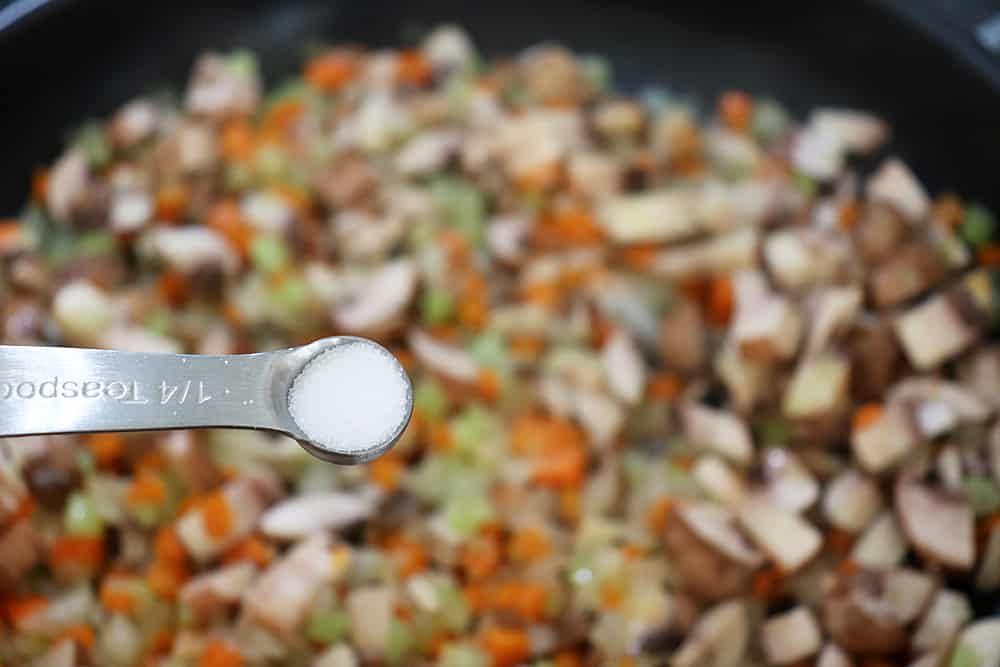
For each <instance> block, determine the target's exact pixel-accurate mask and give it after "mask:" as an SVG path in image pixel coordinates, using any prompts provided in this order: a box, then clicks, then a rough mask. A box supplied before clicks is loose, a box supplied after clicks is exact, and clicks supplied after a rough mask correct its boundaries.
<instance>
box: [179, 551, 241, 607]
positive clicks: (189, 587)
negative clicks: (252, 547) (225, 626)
mask: <svg viewBox="0 0 1000 667" xmlns="http://www.w3.org/2000/svg"><path fill="white" fill-rule="evenodd" d="M256 574H257V568H256V566H254V564H253V563H250V562H242V563H234V564H233V565H227V566H225V567H221V568H219V569H218V570H212V571H210V572H206V573H205V574H202V575H199V576H197V577H195V578H193V579H191V580H190V581H188V582H187V583H185V584H184V586H183V587H182V588H181V590H180V593H179V595H178V600H179V601H180V602H181V603H182V604H184V606H185V608H186V609H188V610H190V612H191V613H192V614H193V615H194V619H195V620H196V621H197V622H207V621H210V620H212V618H213V617H218V615H220V614H223V613H225V612H226V611H227V610H228V609H231V608H232V607H233V606H235V605H236V604H237V603H238V602H239V601H240V600H241V599H242V598H243V594H244V593H245V592H246V590H247V588H248V587H249V586H250V584H251V582H252V581H253V578H254V576H255V575H256Z"/></svg>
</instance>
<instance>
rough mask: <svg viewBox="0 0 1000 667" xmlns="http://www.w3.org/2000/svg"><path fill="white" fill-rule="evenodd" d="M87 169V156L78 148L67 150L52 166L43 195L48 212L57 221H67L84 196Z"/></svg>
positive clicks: (87, 176)
mask: <svg viewBox="0 0 1000 667" xmlns="http://www.w3.org/2000/svg"><path fill="white" fill-rule="evenodd" d="M89 171H90V170H89V166H88V163H87V156H86V155H84V153H83V152H82V151H80V150H72V151H69V152H67V153H66V154H65V155H63V156H62V157H61V158H60V159H59V161H58V162H56V164H55V166H53V167H52V172H51V173H50V175H49V178H48V186H47V188H46V191H45V197H46V205H47V206H48V209H49V212H51V213H52V215H53V216H54V217H55V219H56V220H57V221H59V222H68V221H69V219H70V216H71V214H72V213H73V209H74V208H75V207H76V206H77V204H78V203H79V202H80V201H81V200H82V199H83V197H84V194H85V191H86V189H87V183H88V179H89Z"/></svg>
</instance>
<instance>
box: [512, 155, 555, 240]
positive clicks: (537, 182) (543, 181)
mask: <svg viewBox="0 0 1000 667" xmlns="http://www.w3.org/2000/svg"><path fill="white" fill-rule="evenodd" d="M561 178H562V166H561V165H560V164H559V162H557V161H553V162H545V163H542V164H538V165H535V166H533V167H531V168H530V169H526V170H524V171H522V172H520V173H518V174H517V175H516V176H515V177H514V185H515V186H517V189H518V190H520V191H521V192H525V193H533V192H542V191H544V190H548V189H550V188H553V187H555V186H556V185H557V184H558V183H559V181H560V179H561ZM536 233H537V232H536ZM538 238H539V237H537V236H536V240H537V239H538Z"/></svg>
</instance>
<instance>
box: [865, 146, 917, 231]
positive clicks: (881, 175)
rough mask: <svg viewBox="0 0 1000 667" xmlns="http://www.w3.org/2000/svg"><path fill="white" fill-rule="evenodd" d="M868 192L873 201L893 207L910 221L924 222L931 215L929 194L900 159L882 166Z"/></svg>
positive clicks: (872, 180)
mask: <svg viewBox="0 0 1000 667" xmlns="http://www.w3.org/2000/svg"><path fill="white" fill-rule="evenodd" d="M867 190H868V197H869V198H870V199H871V200H872V201H876V202H882V203H884V204H888V205H890V206H892V207H893V208H894V209H895V210H897V211H899V212H900V213H901V214H902V215H904V216H905V217H906V218H907V219H909V220H910V221H913V222H916V221H919V220H923V219H924V218H926V217H927V215H928V214H929V213H930V198H929V197H928V196H927V192H926V191H925V190H924V187H923V186H922V185H921V184H920V181H918V180H917V177H916V176H914V175H913V172H912V171H910V169H909V167H907V166H906V165H905V164H904V163H903V162H902V161H901V160H899V159H898V158H889V159H887V160H886V161H884V162H883V163H882V164H881V166H880V167H879V169H878V171H876V172H875V174H874V175H872V177H871V179H869V181H868V185H867Z"/></svg>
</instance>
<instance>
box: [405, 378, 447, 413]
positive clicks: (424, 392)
mask: <svg viewBox="0 0 1000 667" xmlns="http://www.w3.org/2000/svg"><path fill="white" fill-rule="evenodd" d="M413 407H414V408H415V409H416V410H417V412H419V413H420V414H421V416H423V417H424V418H425V419H429V420H431V421H438V420H440V419H443V418H444V415H445V413H446V412H447V410H448V396H447V395H446V394H445V393H444V389H443V388H442V387H441V384H440V383H439V382H438V381H437V380H435V379H434V378H432V377H429V376H428V377H425V378H423V379H422V380H420V382H418V383H417V387H416V389H414V390H413Z"/></svg>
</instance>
